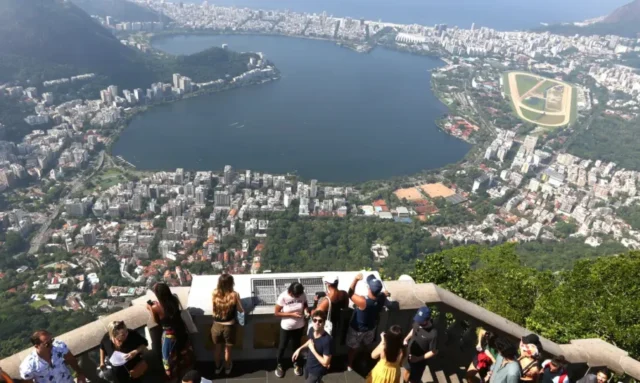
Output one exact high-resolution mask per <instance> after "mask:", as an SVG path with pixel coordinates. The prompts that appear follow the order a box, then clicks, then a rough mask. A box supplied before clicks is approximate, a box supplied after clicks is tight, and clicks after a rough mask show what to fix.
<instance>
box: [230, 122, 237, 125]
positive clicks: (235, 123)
mask: <svg viewBox="0 0 640 383" xmlns="http://www.w3.org/2000/svg"><path fill="white" fill-rule="evenodd" d="M238 124H239V122H234V123H233V124H231V125H229V126H236V125H238Z"/></svg>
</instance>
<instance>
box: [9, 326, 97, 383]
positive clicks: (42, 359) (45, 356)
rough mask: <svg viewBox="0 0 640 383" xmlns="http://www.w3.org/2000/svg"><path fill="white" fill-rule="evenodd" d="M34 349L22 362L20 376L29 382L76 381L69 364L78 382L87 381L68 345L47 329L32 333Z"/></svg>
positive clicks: (70, 382)
mask: <svg viewBox="0 0 640 383" xmlns="http://www.w3.org/2000/svg"><path fill="white" fill-rule="evenodd" d="M31 344H32V345H33V348H34V350H33V351H32V352H31V354H29V355H28V356H27V357H26V358H25V359H24V360H23V361H22V363H21V364H20V376H22V378H23V379H25V380H26V381H27V382H28V383H51V382H55V383H74V379H73V376H72V375H71V372H70V371H69V368H68V367H67V366H70V367H71V368H72V369H73V371H75V373H76V379H77V380H76V382H77V383H86V382H87V379H86V378H85V376H84V374H83V373H82V370H81V369H80V366H79V365H78V360H77V359H76V357H75V356H73V354H72V353H71V351H69V348H68V347H67V345H66V344H65V343H64V342H62V341H59V340H55V339H53V337H52V336H51V334H50V333H49V332H48V331H47V330H39V331H36V332H35V333H33V335H31Z"/></svg>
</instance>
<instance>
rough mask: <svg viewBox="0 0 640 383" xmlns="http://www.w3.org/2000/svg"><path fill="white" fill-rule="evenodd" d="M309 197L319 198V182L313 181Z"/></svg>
mask: <svg viewBox="0 0 640 383" xmlns="http://www.w3.org/2000/svg"><path fill="white" fill-rule="evenodd" d="M309 196H310V197H311V198H316V197H317V196H318V180H311V190H310V193H309Z"/></svg>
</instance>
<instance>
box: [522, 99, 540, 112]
mask: <svg viewBox="0 0 640 383" xmlns="http://www.w3.org/2000/svg"><path fill="white" fill-rule="evenodd" d="M522 103H523V104H525V105H526V106H529V107H531V108H534V109H538V110H544V105H545V102H544V100H543V99H541V98H538V97H528V98H526V99H525V100H523V101H522Z"/></svg>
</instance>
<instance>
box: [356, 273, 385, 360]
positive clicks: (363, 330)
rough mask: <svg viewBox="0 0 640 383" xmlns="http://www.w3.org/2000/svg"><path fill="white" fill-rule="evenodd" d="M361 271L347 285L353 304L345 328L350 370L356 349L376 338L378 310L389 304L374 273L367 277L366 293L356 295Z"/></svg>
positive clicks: (370, 345)
mask: <svg viewBox="0 0 640 383" xmlns="http://www.w3.org/2000/svg"><path fill="white" fill-rule="evenodd" d="M363 279H364V277H363V275H362V273H358V274H357V275H356V276H355V278H354V279H353V282H351V286H350V287H349V292H348V294H349V298H350V299H351V301H353V303H354V305H355V310H354V313H353V319H352V320H351V323H350V324H349V329H348V330H347V342H346V343H347V347H349V351H348V354H347V369H348V370H349V371H351V370H352V369H353V362H354V360H355V358H356V356H357V354H358V351H360V350H361V349H364V348H370V347H372V346H373V343H374V341H375V338H376V326H377V324H378V319H379V316H380V311H382V309H383V308H384V307H387V306H389V300H388V299H387V297H388V293H387V292H384V291H383V286H382V281H380V280H379V279H377V278H376V277H375V275H373V274H371V275H369V276H368V277H367V279H366V283H367V287H368V290H367V295H366V296H361V295H357V294H356V293H355V292H356V285H357V284H358V282H360V281H361V280H363Z"/></svg>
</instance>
